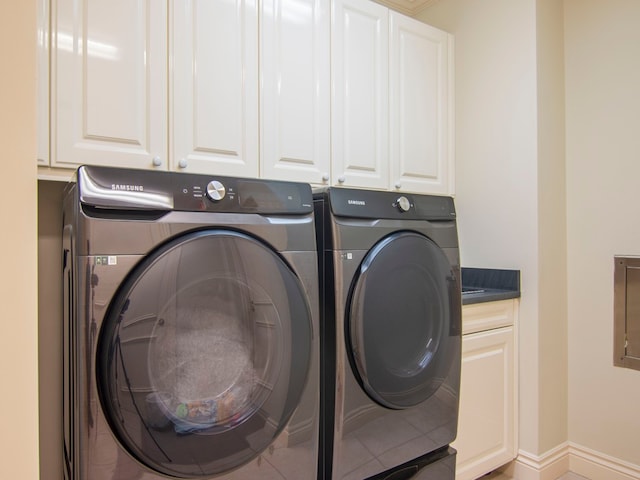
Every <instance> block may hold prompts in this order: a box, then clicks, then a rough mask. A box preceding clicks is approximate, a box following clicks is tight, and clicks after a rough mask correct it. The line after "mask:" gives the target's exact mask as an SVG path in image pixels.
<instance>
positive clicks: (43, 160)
mask: <svg viewBox="0 0 640 480" xmlns="http://www.w3.org/2000/svg"><path fill="white" fill-rule="evenodd" d="M37 8H38V19H37V21H38V56H37V62H38V66H37V72H38V79H37V87H38V93H37V95H38V103H37V105H38V153H37V159H38V166H44V167H48V166H49V17H50V15H49V2H47V1H46V0H38V2H37Z"/></svg>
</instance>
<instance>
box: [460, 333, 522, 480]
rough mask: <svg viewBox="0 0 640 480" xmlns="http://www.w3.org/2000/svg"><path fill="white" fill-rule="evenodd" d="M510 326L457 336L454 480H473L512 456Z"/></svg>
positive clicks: (512, 413) (514, 438)
mask: <svg viewBox="0 0 640 480" xmlns="http://www.w3.org/2000/svg"><path fill="white" fill-rule="evenodd" d="M515 387H516V383H515V367H514V329H513V326H508V327H503V328H497V329H494V330H487V331H483V332H479V333H473V334H469V335H464V336H463V337H462V377H461V385H460V413H459V423H458V436H457V438H456V441H455V442H454V443H453V444H452V446H453V447H454V448H455V449H456V450H457V451H458V456H457V462H456V480H468V479H475V478H478V477H480V476H482V475H484V474H485V473H488V472H490V471H491V470H493V469H495V468H497V467H499V466H501V465H504V464H505V463H507V462H509V461H511V460H512V459H513V458H515V456H516V438H517V435H516V418H515V416H516V401H515V399H516V396H515V395H516V391H515Z"/></svg>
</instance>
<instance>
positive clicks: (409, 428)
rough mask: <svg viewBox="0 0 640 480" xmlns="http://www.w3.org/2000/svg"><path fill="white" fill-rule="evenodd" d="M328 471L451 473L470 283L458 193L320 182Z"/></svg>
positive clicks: (425, 476) (429, 476)
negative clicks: (463, 266)
mask: <svg viewBox="0 0 640 480" xmlns="http://www.w3.org/2000/svg"><path fill="white" fill-rule="evenodd" d="M314 202H315V212H316V213H315V214H316V230H317V236H318V252H319V262H320V263H319V273H320V287H321V297H320V298H321V302H320V310H321V339H322V341H321V352H322V354H321V365H322V367H321V379H322V387H321V398H322V400H321V417H322V420H321V439H322V441H321V443H322V445H323V454H322V460H321V463H320V465H321V468H320V477H321V478H323V479H340V480H346V479H354V480H355V479H363V478H369V479H388V480H391V479H394V480H395V479H406V478H415V479H422V480H448V479H451V480H453V479H454V477H455V450H453V449H452V448H450V447H449V444H450V443H451V442H452V441H453V440H454V439H455V437H456V430H457V419H458V397H459V388H460V354H461V353H460V352H461V350H460V343H461V287H460V261H459V251H458V235H457V227H456V216H455V209H454V204H453V199H452V198H448V197H437V196H426V195H409V194H404V195H399V194H395V193H392V192H380V191H367V190H352V189H344V188H328V189H321V190H318V191H317V192H315V193H314Z"/></svg>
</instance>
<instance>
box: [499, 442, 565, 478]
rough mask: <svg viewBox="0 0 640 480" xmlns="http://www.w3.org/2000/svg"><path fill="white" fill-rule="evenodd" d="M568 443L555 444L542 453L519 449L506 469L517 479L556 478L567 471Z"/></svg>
mask: <svg viewBox="0 0 640 480" xmlns="http://www.w3.org/2000/svg"><path fill="white" fill-rule="evenodd" d="M569 465H570V463H569V445H568V444H567V443H565V444H562V445H559V446H557V447H556V448H553V449H551V450H549V451H548V452H546V453H544V454H543V455H540V456H538V455H533V454H531V453H528V452H525V451H524V450H520V451H519V452H518V457H517V458H516V459H515V461H513V462H512V463H511V465H510V466H509V468H508V469H507V470H506V472H508V473H509V474H510V475H512V476H513V477H514V478H517V479H518V480H556V479H557V478H558V477H560V476H562V475H563V474H565V473H567V472H568V471H569Z"/></svg>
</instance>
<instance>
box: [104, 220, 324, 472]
mask: <svg viewBox="0 0 640 480" xmlns="http://www.w3.org/2000/svg"><path fill="white" fill-rule="evenodd" d="M311 339H312V323H311V314H310V309H309V305H308V302H307V299H306V296H305V293H304V290H303V287H302V286H301V283H300V281H299V280H298V278H297V277H296V275H295V274H294V273H293V271H292V270H291V269H290V267H289V266H288V265H287V264H286V263H285V261H284V260H283V259H282V258H281V257H280V256H279V255H278V254H277V253H276V252H274V251H273V250H271V249H270V248H269V247H267V246H266V245H264V244H263V243H261V242H259V241H258V240H256V239H254V238H252V237H249V236H247V235H244V234H241V233H237V232H233V231H225V230H209V231H202V232H197V233H190V234H186V235H184V236H182V237H180V238H178V239H176V240H173V241H171V242H169V243H168V244H166V245H164V246H162V247H161V248H159V249H158V250H156V251H155V252H153V253H152V254H150V255H148V256H147V257H145V259H144V260H143V261H142V262H141V263H140V264H139V265H137V266H136V267H135V268H134V270H133V271H132V272H131V274H130V275H129V276H128V278H127V279H126V280H125V282H124V283H123V284H122V285H121V287H120V288H119V290H118V292H117V294H116V295H115V297H114V299H113V300H112V302H111V304H110V306H109V308H108V312H107V316H106V318H105V321H104V323H103V325H102V327H101V330H100V337H99V341H98V347H97V348H98V349H97V359H96V375H97V379H96V380H97V385H98V390H99V396H100V401H101V404H102V408H103V411H104V412H105V415H106V417H107V420H108V422H109V424H110V426H111V428H112V430H113V432H114V434H115V435H116V436H117V437H118V439H119V441H120V443H121V444H122V445H123V446H124V447H125V448H126V449H127V450H128V451H129V452H130V453H131V454H132V455H133V456H134V457H135V458H136V459H137V460H138V461H140V462H141V463H143V464H145V465H146V466H148V467H149V468H150V469H152V470H154V471H156V472H159V473H162V474H164V475H170V476H173V477H178V478H194V477H207V478H208V477H211V476H213V475H216V474H220V473H223V472H227V471H230V470H232V469H235V468H237V467H239V466H241V465H244V464H246V463H247V462H249V461H250V460H252V459H253V458H255V457H257V456H258V455H260V453H261V452H262V451H263V450H264V449H265V448H267V447H268V446H269V445H270V444H272V443H273V441H274V439H275V438H276V437H277V436H278V435H279V433H280V432H281V431H282V429H283V428H284V427H285V425H286V424H287V422H288V420H289V419H290V417H291V415H292V413H293V411H294V410H295V409H296V407H297V406H298V404H299V401H300V398H301V394H302V391H303V388H304V386H305V382H306V380H307V373H308V370H309V365H310V348H311ZM308 423H309V425H311V424H312V423H313V422H312V421H311V420H309V422H308ZM309 428H311V427H309Z"/></svg>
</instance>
